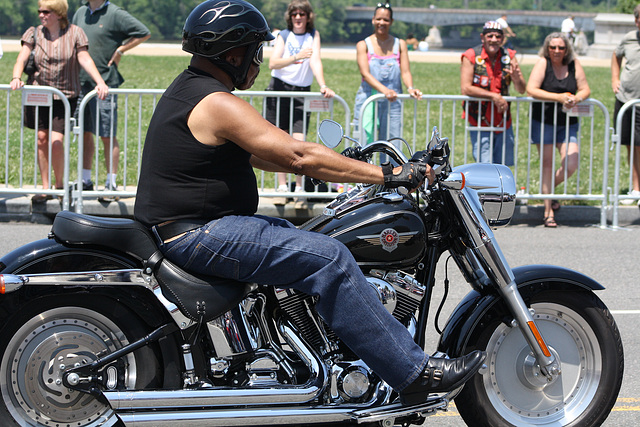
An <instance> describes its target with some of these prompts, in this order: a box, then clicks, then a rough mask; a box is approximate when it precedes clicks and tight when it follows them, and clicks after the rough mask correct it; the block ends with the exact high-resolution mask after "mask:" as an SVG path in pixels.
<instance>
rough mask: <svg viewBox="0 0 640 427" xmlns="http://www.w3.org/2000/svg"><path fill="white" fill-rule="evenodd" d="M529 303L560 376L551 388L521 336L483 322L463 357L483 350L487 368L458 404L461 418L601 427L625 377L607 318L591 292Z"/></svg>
mask: <svg viewBox="0 0 640 427" xmlns="http://www.w3.org/2000/svg"><path fill="white" fill-rule="evenodd" d="M526 302H527V305H529V306H530V307H531V308H533V309H534V310H535V315H534V319H535V321H536V324H537V326H538V328H539V329H540V331H541V333H542V336H543V337H544V339H545V341H546V343H547V345H548V346H549V348H550V350H551V352H552V353H553V354H554V355H555V357H556V358H557V359H558V360H559V361H560V367H561V370H562V374H561V375H560V376H559V377H558V378H556V379H555V380H554V381H553V382H551V383H548V382H547V378H546V377H545V376H544V375H542V374H541V373H540V370H539V368H538V366H537V365H536V363H535V358H534V357H533V356H532V354H531V350H530V348H529V346H528V345H527V343H526V342H525V340H524V337H523V335H522V333H521V332H520V330H519V329H518V328H515V327H511V326H509V325H507V324H506V323H504V322H501V321H500V320H501V319H499V318H498V320H496V316H491V317H485V318H484V319H482V320H481V321H480V322H479V323H478V325H482V326H481V327H476V329H475V330H474V331H473V332H472V334H471V335H470V340H469V343H468V347H467V349H466V350H467V351H469V350H471V349H476V348H478V349H486V352H487V359H486V360H485V365H486V368H483V369H482V370H481V371H480V373H479V374H477V375H475V376H474V377H473V378H472V379H471V380H470V381H469V382H467V384H465V387H464V388H463V390H462V391H461V393H460V394H459V395H458V397H457V398H456V403H457V405H456V406H457V408H458V411H459V412H460V415H461V416H462V418H463V419H464V421H465V422H466V423H467V424H468V425H473V426H498V425H500V426H518V427H521V426H525V425H527V426H550V425H553V426H558V425H562V426H581V427H587V426H599V425H600V424H602V422H603V421H604V420H605V419H606V417H607V416H608V415H609V413H610V411H611V408H612V407H613V405H614V404H615V402H616V398H617V396H618V392H619V391H620V386H621V385H622V373H623V369H624V357H623V349H622V339H621V337H620V332H619V331H618V327H617V326H616V323H615V321H614V319H613V317H612V316H611V314H610V313H609V310H608V309H607V307H606V306H605V305H604V303H603V302H602V301H601V300H600V299H599V298H598V297H597V296H596V295H595V294H594V293H592V292H586V291H585V292H583V291H577V292H576V291H544V292H540V293H538V294H536V295H534V296H532V297H531V300H529V301H526ZM485 316H487V315H486V314H485ZM514 361H515V362H514Z"/></svg>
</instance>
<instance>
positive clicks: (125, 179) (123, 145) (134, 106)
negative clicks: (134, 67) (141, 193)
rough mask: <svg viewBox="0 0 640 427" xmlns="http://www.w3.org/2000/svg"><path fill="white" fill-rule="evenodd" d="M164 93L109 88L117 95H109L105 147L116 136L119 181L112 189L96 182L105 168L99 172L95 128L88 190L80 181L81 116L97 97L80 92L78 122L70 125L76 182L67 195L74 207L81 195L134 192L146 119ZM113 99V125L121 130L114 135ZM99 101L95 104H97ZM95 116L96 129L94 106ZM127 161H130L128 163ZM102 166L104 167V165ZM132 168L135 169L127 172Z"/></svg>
mask: <svg viewBox="0 0 640 427" xmlns="http://www.w3.org/2000/svg"><path fill="white" fill-rule="evenodd" d="M163 93H164V89H109V94H113V95H116V96H118V98H117V99H116V98H115V97H112V98H111V101H110V102H111V104H112V105H110V111H111V127H110V132H109V137H108V140H107V141H108V144H109V151H111V149H112V147H113V144H114V143H113V138H114V137H116V138H117V139H116V140H118V141H119V142H118V145H119V146H120V158H121V160H120V163H121V166H120V165H119V168H118V169H119V170H118V175H119V177H121V179H122V181H121V183H119V184H120V185H121V187H120V189H116V190H107V189H106V188H105V189H104V190H98V189H97V186H98V184H99V183H100V182H101V181H102V179H103V178H104V179H105V180H106V172H103V173H101V168H102V165H101V162H100V152H101V151H102V150H101V149H100V148H101V147H100V146H101V145H102V144H99V143H98V140H99V139H100V138H99V137H98V132H96V134H95V135H93V141H92V142H93V144H94V145H95V155H94V158H93V171H92V180H93V182H94V185H95V186H96V188H94V189H93V190H90V191H86V190H84V189H83V185H82V169H83V156H84V143H83V142H84V133H85V123H84V120H83V118H84V116H85V111H86V109H87V107H88V104H89V102H90V101H91V100H92V99H94V98H96V97H97V92H96V91H95V90H93V91H91V92H89V93H88V94H86V95H85V96H84V98H83V99H82V101H81V102H80V105H79V108H78V126H77V128H76V129H74V132H75V133H77V134H78V159H77V165H78V170H77V180H76V185H74V186H73V190H72V192H71V198H72V200H73V202H74V205H75V211H76V212H79V213H82V212H83V210H84V198H85V197H111V198H119V197H134V196H135V195H136V189H137V183H138V176H139V175H140V165H141V160H142V148H143V146H144V139H145V136H146V134H147V128H148V126H149V121H150V120H151V116H152V115H153V111H154V110H155V106H156V104H157V103H158V99H159V97H160V96H162V94H163ZM115 103H119V104H118V107H119V108H118V116H117V120H118V122H120V123H121V125H119V126H117V128H120V129H121V131H120V132H118V133H119V134H120V136H118V135H116V127H115V124H114V122H115V120H114V117H115V109H114V108H113V107H114V105H113V104H115ZM98 105H99V104H98ZM95 112H96V115H95V117H91V120H92V121H94V123H95V125H94V129H99V126H98V124H99V117H100V111H99V107H97V108H96V111H95ZM110 157H111V156H109V155H108V154H107V153H105V154H104V158H105V159H107V160H105V166H106V162H109V165H110V167H109V170H113V169H112V168H113V162H112V159H110ZM131 163H133V165H132V166H131V167H130V165H131ZM105 169H106V168H105ZM130 170H131V171H133V170H134V171H135V173H130Z"/></svg>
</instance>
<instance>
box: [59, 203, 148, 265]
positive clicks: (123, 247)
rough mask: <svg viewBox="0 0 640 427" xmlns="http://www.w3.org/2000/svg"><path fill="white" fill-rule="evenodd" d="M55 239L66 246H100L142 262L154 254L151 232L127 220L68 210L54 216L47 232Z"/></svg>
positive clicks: (137, 223)
mask: <svg viewBox="0 0 640 427" xmlns="http://www.w3.org/2000/svg"><path fill="white" fill-rule="evenodd" d="M51 231H52V233H53V235H54V236H55V239H56V240H57V241H59V242H62V243H66V244H68V245H73V246H77V245H86V246H92V245H96V246H103V247H108V248H110V249H114V250H116V251H118V252H123V253H125V254H128V255H130V256H133V257H134V258H136V259H137V260H139V261H145V260H147V259H149V258H150V257H151V255H153V254H154V253H155V252H157V251H158V245H157V244H156V241H155V238H154V237H153V235H152V234H151V232H150V231H149V230H148V229H147V228H146V227H145V226H144V225H142V224H141V223H139V222H138V221H135V220H133V219H128V218H104V217H98V216H92V215H84V214H79V213H75V212H70V211H62V212H60V213H58V214H57V215H56V217H55V219H54V220H53V227H52V229H51Z"/></svg>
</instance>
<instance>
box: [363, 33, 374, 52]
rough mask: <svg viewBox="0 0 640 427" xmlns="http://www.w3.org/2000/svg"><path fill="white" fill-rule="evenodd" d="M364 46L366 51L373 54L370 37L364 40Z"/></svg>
mask: <svg viewBox="0 0 640 427" xmlns="http://www.w3.org/2000/svg"><path fill="white" fill-rule="evenodd" d="M364 42H365V44H366V45H367V51H369V52H373V45H372V44H371V37H370V36H369V37H367V38H366V39H364Z"/></svg>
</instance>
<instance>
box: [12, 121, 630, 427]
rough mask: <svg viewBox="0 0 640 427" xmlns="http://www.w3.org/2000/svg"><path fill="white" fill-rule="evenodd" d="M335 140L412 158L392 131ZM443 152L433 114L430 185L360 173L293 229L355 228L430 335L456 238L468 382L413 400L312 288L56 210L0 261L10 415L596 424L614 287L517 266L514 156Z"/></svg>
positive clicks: (456, 316) (611, 371)
mask: <svg viewBox="0 0 640 427" xmlns="http://www.w3.org/2000/svg"><path fill="white" fill-rule="evenodd" d="M319 135H320V137H321V139H322V141H323V142H325V144H327V145H328V146H330V147H333V148H335V147H336V146H337V145H338V144H339V143H340V142H341V141H342V140H344V139H345V138H347V139H349V138H348V137H346V136H345V135H344V133H343V130H342V128H341V126H340V125H339V124H337V123H335V122H332V121H324V122H322V123H321V124H320V126H319ZM343 154H344V155H347V156H350V157H352V158H356V159H359V160H362V161H373V159H375V158H377V157H376V156H377V155H378V154H383V155H386V156H388V157H389V158H391V159H392V160H393V161H395V162H396V163H398V164H401V163H404V162H406V161H407V158H406V157H405V156H404V154H403V153H402V152H401V151H400V150H399V149H397V148H396V147H395V146H394V145H393V144H392V143H390V142H389V141H376V142H372V143H370V144H368V145H366V146H362V147H360V146H357V145H356V146H352V147H351V148H348V149H346V150H345V151H344V152H343ZM449 154H450V151H449V147H448V140H447V139H446V138H441V137H440V135H439V133H438V132H437V129H436V128H434V130H433V134H432V137H431V140H430V142H429V144H428V149H427V150H426V151H425V152H421V153H419V154H417V155H416V156H417V157H418V159H414V160H417V161H423V162H425V163H428V164H430V165H432V167H433V168H434V170H435V172H436V179H435V181H434V182H433V183H432V184H430V185H429V184H425V185H424V186H422V187H421V188H419V189H418V190H416V192H415V193H412V192H409V191H405V190H404V189H402V188H400V189H389V188H385V187H384V186H382V185H357V186H355V187H353V188H351V189H348V191H345V192H344V193H341V194H339V195H338V196H337V197H336V198H335V199H334V200H333V201H332V202H331V203H329V204H328V205H327V207H326V208H325V209H324V212H323V214H322V215H319V216H317V217H315V218H313V219H311V220H309V221H308V222H307V223H305V224H304V225H302V226H301V228H303V229H305V230H312V231H315V232H318V233H325V234H326V235H329V236H331V237H333V238H335V239H338V240H339V241H341V242H342V243H344V244H345V245H346V246H347V247H348V248H349V250H350V251H351V252H352V253H353V255H354V257H355V259H356V261H357V262H358V264H359V265H360V266H361V268H362V270H363V272H364V273H365V275H366V277H367V280H368V282H369V284H370V285H371V286H372V288H373V289H375V290H376V292H377V293H378V295H379V298H380V301H381V302H382V304H383V305H384V306H385V307H386V309H387V310H388V311H389V312H390V313H392V314H393V316H394V317H395V318H396V319H397V320H398V321H399V322H401V323H402V324H403V325H405V326H406V328H407V329H408V330H409V331H410V332H411V333H412V334H413V336H414V337H415V340H416V342H417V343H418V344H420V345H421V346H423V347H424V344H425V331H426V326H427V320H428V314H429V312H430V309H431V300H432V296H433V289H434V287H435V285H436V283H435V282H436V278H435V276H436V275H435V271H436V265H437V264H438V262H439V261H440V259H441V258H442V255H443V254H445V253H446V252H448V253H449V256H450V257H451V259H452V260H453V261H454V262H455V264H456V266H457V267H458V268H459V270H460V271H461V273H462V277H464V279H465V280H466V281H467V283H468V284H469V285H470V287H471V290H470V291H469V293H468V294H467V295H466V296H465V297H464V298H463V300H462V301H460V302H459V304H458V305H457V307H456V308H455V309H454V310H453V312H452V313H451V314H450V316H449V319H448V321H447V322H446V325H445V327H444V328H443V330H442V331H441V336H440V339H439V342H438V346H437V352H436V354H438V355H440V356H442V355H443V354H446V355H448V356H450V357H457V356H460V355H463V354H466V353H468V352H470V351H472V350H475V349H481V350H485V351H486V353H487V359H486V361H485V366H483V368H482V369H481V370H480V371H479V373H478V374H476V375H475V376H474V377H473V378H472V379H471V380H469V381H468V382H467V383H466V384H465V385H464V386H463V387H460V388H458V389H456V390H451V391H448V392H446V393H436V394H432V395H430V396H429V398H428V399H427V400H426V401H425V402H423V403H420V404H417V405H414V406H403V405H402V404H401V403H400V401H399V398H398V394H397V393H396V392H395V391H394V390H393V389H391V388H390V387H389V386H388V385H387V384H386V383H385V382H384V381H382V380H381V379H380V378H379V377H378V376H377V375H376V374H375V373H374V372H373V371H371V369H369V367H368V366H367V365H366V364H365V363H363V362H362V361H361V360H360V359H359V358H358V357H357V356H356V355H355V354H353V353H352V351H351V350H350V349H349V348H348V347H346V346H345V345H344V344H343V343H342V342H341V341H340V339H339V338H338V337H337V336H336V334H335V333H334V332H333V331H332V330H331V329H330V328H329V327H328V326H327V325H326V324H325V323H324V322H323V320H322V319H321V318H320V317H319V316H318V314H317V313H316V312H315V310H314V304H315V301H316V300H315V298H314V297H311V296H309V295H305V294H303V293H301V292H297V291H294V290H285V289H278V288H273V287H265V286H261V285H260V284H249V283H238V282H234V281H232V280H226V279H221V278H215V277H204V276H196V275H193V274H190V273H188V272H186V271H184V270H182V269H180V268H178V267H177V266H176V265H174V264H172V263H171V262H170V261H168V260H167V259H164V258H163V257H162V254H161V252H160V251H159V250H158V246H157V244H156V240H155V238H154V236H153V235H152V234H151V233H150V231H149V230H148V229H147V228H145V227H144V226H142V225H141V224H140V223H137V222H136V221H134V220H130V219H120V218H117V219H113V218H100V217H92V216H88V215H81V214H76V213H73V212H68V211H63V212H61V213H59V214H58V215H57V216H56V218H55V220H54V223H53V226H52V230H51V233H50V234H49V236H48V238H47V239H42V240H39V241H35V242H32V243H29V244H27V245H25V246H23V247H21V248H18V249H16V250H14V251H13V252H11V253H9V254H7V255H5V256H4V257H3V258H2V259H1V260H0V325H1V326H0V328H1V330H0V349H1V350H0V351H1V353H2V354H1V361H0V389H1V391H2V399H1V400H0V419H1V420H2V421H3V423H2V425H21V426H25V425H28V426H76V427H93V426H112V425H126V426H154V427H158V426H175V425H179V426H203V425H206V426H235V425H314V424H324V425H327V424H330V425H349V424H362V425H378V426H392V425H394V424H402V425H410V424H420V423H422V422H423V421H424V420H425V419H426V417H427V416H429V415H432V414H435V413H437V412H439V411H445V410H447V408H448V405H449V403H450V402H451V401H452V400H453V399H455V400H456V402H457V405H456V406H457V409H458V411H459V413H460V415H461V416H462V418H463V419H464V421H465V422H466V423H467V424H469V425H487V426H496V425H511V426H523V425H536V426H545V425H554V426H557V425H580V426H596V425H600V424H601V423H602V422H603V421H604V419H605V418H606V417H607V416H608V414H609V412H610V411H611V408H612V407H613V405H614V403H615V401H616V397H617V395H618V392H619V389H620V386H621V382H622V374H623V360H624V359H623V348H622V341H621V338H620V333H619V331H618V328H617V326H616V323H615V320H614V319H613V317H612V316H611V313H610V312H609V310H608V309H607V307H606V306H605V305H604V304H603V303H602V301H601V300H600V299H599V298H598V297H597V296H596V294H595V292H594V291H598V290H601V289H603V287H602V286H601V285H600V284H599V283H597V282H596V281H594V280H592V279H591V278H589V277H587V276H585V275H582V274H580V273H578V272H575V271H571V270H568V269H565V268H562V267H555V266H548V265H532V266H525V267H518V268H513V269H511V268H510V267H509V265H508V263H507V261H506V259H505V257H504V255H503V253H502V252H501V250H500V248H499V246H498V244H497V242H496V239H495V237H494V234H493V231H492V229H493V228H495V227H501V226H505V225H507V224H508V223H509V221H510V220H511V217H512V216H513V213H514V209H515V197H516V186H515V182H514V179H513V175H512V173H511V172H510V170H509V169H508V168H507V167H505V166H502V165H497V164H470V165H463V166H459V167H455V168H453V167H452V166H451V165H450V163H451V162H450V159H449ZM439 311H440V310H438V312H439ZM436 317H437V315H436Z"/></svg>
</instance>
